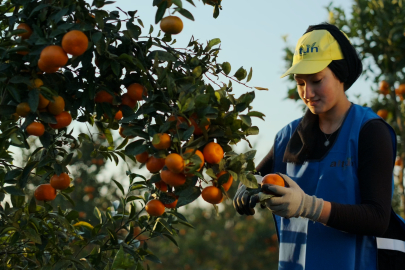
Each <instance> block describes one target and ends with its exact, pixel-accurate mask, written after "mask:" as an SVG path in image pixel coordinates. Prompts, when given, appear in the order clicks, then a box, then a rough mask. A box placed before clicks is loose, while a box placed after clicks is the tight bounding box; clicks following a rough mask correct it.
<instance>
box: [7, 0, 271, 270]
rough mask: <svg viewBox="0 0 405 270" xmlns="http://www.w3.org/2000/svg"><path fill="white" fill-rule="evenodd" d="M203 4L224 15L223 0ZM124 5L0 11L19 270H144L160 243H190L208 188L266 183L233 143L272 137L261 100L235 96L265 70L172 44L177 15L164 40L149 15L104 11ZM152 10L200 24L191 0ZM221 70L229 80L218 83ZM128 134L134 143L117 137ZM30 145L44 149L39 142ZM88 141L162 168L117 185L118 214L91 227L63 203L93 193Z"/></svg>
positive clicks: (27, 6) (13, 254)
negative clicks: (86, 177) (195, 208)
mask: <svg viewBox="0 0 405 270" xmlns="http://www.w3.org/2000/svg"><path fill="white" fill-rule="evenodd" d="M187 2H189V3H191V4H194V3H193V1H192V0H187ZM203 2H204V3H206V4H210V5H213V6H214V17H216V16H218V14H219V10H220V8H221V7H220V2H221V1H220V0H218V1H216V0H215V1H214V0H204V1H203ZM110 3H112V2H110V1H104V0H95V1H94V2H93V4H92V5H90V4H88V3H86V2H84V1H81V0H78V1H52V0H49V1H28V0H12V1H11V0H10V1H6V2H2V5H1V6H0V27H1V29H2V31H1V37H0V50H1V54H0V57H1V61H0V81H1V84H0V96H1V101H0V104H1V106H0V115H1V124H0V130H1V135H0V145H1V152H0V181H1V182H0V183H1V185H0V196H1V198H2V199H3V200H4V199H5V194H8V195H9V198H10V200H7V201H6V202H4V207H3V206H0V215H1V219H0V246H1V248H0V258H1V262H2V264H3V266H4V267H5V268H15V267H24V268H29V269H36V268H41V269H42V268H44V269H48V268H52V269H65V268H69V267H72V268H73V267H75V268H80V269H84V268H85V269H87V268H96V269H118V268H134V269H135V268H136V267H137V266H138V268H137V269H142V262H143V261H145V260H149V261H153V262H159V259H158V258H157V256H155V255H154V254H153V253H152V251H151V250H149V249H148V244H147V242H148V239H151V238H158V239H168V240H170V241H172V242H173V243H174V244H176V245H177V242H176V239H175V236H176V235H177V232H178V230H179V229H178V226H179V225H189V223H188V221H187V219H186V218H185V217H184V216H183V215H182V214H180V213H179V212H178V211H177V209H178V208H179V207H181V206H184V205H187V204H190V203H192V202H193V201H194V200H195V199H197V198H198V197H199V196H200V195H201V194H202V193H203V194H204V199H205V200H207V201H210V202H211V203H213V204H217V203H219V202H221V201H222V200H223V199H226V197H227V193H226V190H228V189H229V185H230V184H231V183H232V182H233V180H239V181H241V182H242V183H244V184H245V185H247V186H248V187H256V186H257V183H256V180H255V177H254V176H253V174H252V172H253V171H254V168H255V166H254V161H253V160H254V156H255V151H253V150H251V151H248V152H246V153H239V154H238V153H235V152H234V151H232V147H231V145H234V144H237V143H238V142H240V141H241V140H246V141H247V142H249V141H248V138H247V137H248V136H249V135H256V134H258V131H259V130H258V128H257V127H256V126H253V125H252V120H251V117H259V118H263V117H264V115H263V114H262V113H260V112H257V111H253V108H252V106H251V103H252V101H253V100H254V97H255V94H254V91H251V92H247V93H245V94H242V95H241V96H239V97H235V95H234V94H232V90H233V87H232V82H237V83H240V84H245V83H242V82H241V81H242V80H246V82H248V81H250V79H251V77H252V69H251V70H250V72H249V74H248V72H247V71H246V70H245V69H244V68H242V67H241V68H239V69H238V70H237V71H236V72H235V73H234V75H230V72H231V65H230V64H229V63H228V62H224V63H218V62H217V57H218V53H219V51H220V48H219V47H218V45H219V44H220V40H219V39H213V40H210V41H208V42H207V43H206V44H202V43H199V42H198V41H197V40H194V39H192V40H190V42H189V44H188V46H187V47H186V48H184V49H174V48H173V47H171V46H170V44H168V43H169V42H172V43H174V41H172V37H171V34H174V33H178V32H180V31H181V29H182V23H180V22H182V21H181V19H180V18H178V17H177V18H174V15H171V16H170V17H171V18H168V19H167V17H165V19H166V20H165V25H164V26H163V25H161V28H162V29H163V30H164V31H166V32H165V34H164V35H163V36H161V32H160V31H159V33H158V34H157V35H156V36H152V33H153V26H151V27H150V30H149V31H147V32H146V33H144V34H143V32H144V30H143V27H144V26H143V22H142V20H141V19H140V18H139V17H137V16H136V11H128V12H125V11H122V10H120V9H119V8H118V9H119V10H115V11H107V10H104V9H103V7H104V5H107V4H110ZM151 4H153V5H154V6H156V8H157V12H156V17H155V23H159V22H160V21H161V20H162V18H163V17H164V14H165V12H166V10H167V9H168V8H170V10H171V11H172V12H173V13H174V14H175V15H177V13H178V14H180V15H182V16H184V17H186V18H188V19H191V20H193V15H192V14H191V13H190V12H189V11H188V10H186V9H184V8H183V3H182V1H181V0H172V1H165V0H154V1H153V3H152V2H151ZM121 16H124V17H125V18H124V19H121ZM123 23H124V24H125V26H126V27H123V25H122V24H123ZM220 74H222V76H224V77H227V78H229V79H230V80H229V83H228V84H224V83H222V84H218V83H216V82H215V80H217V78H218V76H219V75H220ZM204 79H205V80H204ZM214 87H215V88H214ZM257 89H258V90H262V89H263V88H260V87H257ZM71 123H75V124H76V125H83V126H84V125H85V126H87V127H88V126H93V127H95V128H96V129H97V130H98V132H97V133H98V134H101V135H102V136H105V138H106V140H107V142H108V144H107V145H104V144H95V143H94V139H93V136H94V135H95V134H93V133H91V130H90V129H89V128H87V130H88V133H86V132H79V134H76V133H74V132H73V128H72V125H71ZM114 132H116V133H119V134H120V135H121V136H122V137H124V139H123V140H122V141H120V142H118V143H117V141H114V139H113V133H114ZM28 136H34V137H38V138H39V141H40V144H41V146H40V147H36V146H35V145H33V144H31V145H30V144H29V143H28V141H27V138H28ZM29 141H31V140H29ZM86 143H89V144H92V145H93V148H92V150H91V152H90V157H92V158H98V157H99V156H102V157H104V158H105V159H109V160H111V161H113V162H114V163H115V164H118V163H119V162H127V161H130V160H132V161H134V162H136V161H138V162H140V163H142V164H145V165H142V166H146V168H147V169H148V170H149V171H150V172H151V173H152V177H151V178H150V179H146V178H145V177H144V176H143V175H140V174H138V173H136V172H133V171H131V169H130V167H128V170H127V172H126V174H127V176H128V177H127V180H126V181H125V182H122V183H120V182H118V181H115V180H114V183H115V184H116V186H117V188H118V190H120V192H121V194H122V196H121V197H120V198H119V200H117V201H114V202H113V204H112V206H111V207H108V208H107V209H106V211H100V209H99V208H97V207H95V208H94V216H95V219H96V222H91V223H88V222H87V221H83V219H82V218H81V217H80V216H79V213H78V212H77V211H75V210H73V209H72V208H70V207H68V206H67V205H65V204H62V203H60V204H55V202H54V201H53V200H54V199H55V198H59V197H61V196H62V197H63V198H65V199H66V200H68V201H70V203H71V204H74V203H75V202H74V200H73V199H72V198H71V196H70V194H74V193H72V192H73V191H74V190H84V189H85V186H84V185H83V184H82V183H80V182H79V181H77V179H72V175H73V173H72V172H71V170H73V169H74V168H73V167H71V166H72V165H71V163H72V162H76V161H77V160H80V159H81V158H82V157H83V156H84V153H83V152H82V150H83V149H86V147H84V145H85V144H86ZM249 145H250V144H249ZM11 147H19V148H24V149H30V150H32V153H31V154H30V156H29V157H28V161H27V162H26V163H24V164H22V165H20V166H17V165H18V164H14V160H15V155H14V154H13V152H12V150H13V148H11ZM69 148H70V149H71V151H69ZM14 149H15V148H14ZM85 151H90V150H85ZM88 154H89V153H88V152H86V153H85V155H86V156H88ZM174 154H176V155H174ZM169 155H171V157H170V159H168V158H167V157H168V156H169ZM173 155H174V156H173ZM231 178H232V180H231ZM33 184H35V185H36V187H35V191H34V194H30V193H29V189H28V186H30V185H33ZM204 186H208V187H204ZM7 198H8V196H7ZM73 198H74V196H73ZM141 236H142V237H143V238H142V239H141V240H140V237H141ZM141 244H142V245H141Z"/></svg>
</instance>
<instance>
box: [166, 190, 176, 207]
mask: <svg viewBox="0 0 405 270" xmlns="http://www.w3.org/2000/svg"><path fill="white" fill-rule="evenodd" d="M167 195H169V196H172V197H173V198H175V200H174V202H171V203H163V205H164V206H165V207H166V208H176V205H177V201H178V200H179V199H178V198H179V196H176V195H174V193H172V192H168V193H167Z"/></svg>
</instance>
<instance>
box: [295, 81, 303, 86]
mask: <svg viewBox="0 0 405 270" xmlns="http://www.w3.org/2000/svg"><path fill="white" fill-rule="evenodd" d="M297 85H299V86H304V85H305V83H298V82H297Z"/></svg>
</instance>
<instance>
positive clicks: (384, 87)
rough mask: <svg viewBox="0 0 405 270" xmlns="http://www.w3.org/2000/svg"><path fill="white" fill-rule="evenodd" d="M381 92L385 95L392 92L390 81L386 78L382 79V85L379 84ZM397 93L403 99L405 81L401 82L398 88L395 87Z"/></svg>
mask: <svg viewBox="0 0 405 270" xmlns="http://www.w3.org/2000/svg"><path fill="white" fill-rule="evenodd" d="M378 90H379V92H380V93H381V94H383V95H384V96H385V95H388V94H389V93H390V85H389V83H388V82H387V81H385V80H382V81H381V82H380V85H379V89H378ZM395 94H396V95H397V96H399V98H400V99H401V100H403V98H404V97H403V96H404V95H405V84H404V83H402V84H400V85H399V86H398V88H397V89H395Z"/></svg>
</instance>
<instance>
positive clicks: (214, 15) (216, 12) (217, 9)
mask: <svg viewBox="0 0 405 270" xmlns="http://www.w3.org/2000/svg"><path fill="white" fill-rule="evenodd" d="M218 16H219V6H218V5H215V7H214V14H213V17H214V18H215V19H216V18H218Z"/></svg>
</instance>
